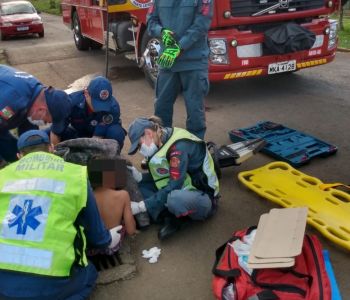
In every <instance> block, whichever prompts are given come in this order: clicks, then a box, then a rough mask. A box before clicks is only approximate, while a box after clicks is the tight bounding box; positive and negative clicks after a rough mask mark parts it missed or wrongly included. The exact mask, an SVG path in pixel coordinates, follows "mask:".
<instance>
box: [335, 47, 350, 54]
mask: <svg viewBox="0 0 350 300" xmlns="http://www.w3.org/2000/svg"><path fill="white" fill-rule="evenodd" d="M337 51H338V52H348V53H350V49H348V48H338V49H337Z"/></svg>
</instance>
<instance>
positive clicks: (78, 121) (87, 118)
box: [57, 91, 125, 148]
mask: <svg viewBox="0 0 350 300" xmlns="http://www.w3.org/2000/svg"><path fill="white" fill-rule="evenodd" d="M69 96H70V98H71V102H72V111H71V114H70V117H69V119H67V120H66V128H65V130H64V131H62V132H61V133H57V135H59V136H60V137H61V138H62V140H67V139H72V138H78V137H93V136H96V137H101V138H106V139H114V140H116V141H117V142H118V143H119V145H120V148H122V147H123V145H124V139H125V130H124V129H123V127H122V124H121V120H120V107H119V103H118V102H117V100H116V99H115V98H114V97H113V105H112V106H111V107H110V109H109V111H108V112H105V111H101V112H92V111H91V110H90V109H89V107H88V105H87V103H86V101H85V96H84V92H83V91H78V92H75V93H72V94H70V95H69ZM69 124H70V126H69V127H68V125H69Z"/></svg>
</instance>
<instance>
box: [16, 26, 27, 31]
mask: <svg viewBox="0 0 350 300" xmlns="http://www.w3.org/2000/svg"><path fill="white" fill-rule="evenodd" d="M28 29H29V26H19V27H17V31H26V30H28Z"/></svg>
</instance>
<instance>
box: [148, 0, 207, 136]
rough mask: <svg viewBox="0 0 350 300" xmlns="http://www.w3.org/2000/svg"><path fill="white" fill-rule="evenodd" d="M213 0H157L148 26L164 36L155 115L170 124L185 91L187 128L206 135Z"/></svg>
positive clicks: (160, 36)
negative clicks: (206, 99) (205, 102)
mask: <svg viewBox="0 0 350 300" xmlns="http://www.w3.org/2000/svg"><path fill="white" fill-rule="evenodd" d="M212 2H213V1H212V0H190V1H189V0H166V1H165V0H155V1H154V2H153V6H152V7H151V8H150V10H149V13H148V15H147V29H148V33H149V34H150V35H151V36H152V37H157V38H160V39H161V40H162V42H163V43H162V50H161V53H160V57H159V59H158V64H159V66H160V70H159V73H158V78H157V84H156V99H155V115H157V116H158V117H160V118H161V119H162V121H163V124H164V126H166V127H171V126H172V119H173V106H174V102H175V100H176V97H177V96H178V94H179V93H180V92H182V94H183V97H184V100H185V105H186V110H187V121H186V128H187V130H188V131H190V132H191V133H193V134H195V135H196V136H198V137H199V138H201V139H203V138H204V135H205V131H206V125H205V110H204V102H203V101H204V97H205V96H206V95H207V93H208V91H209V81H208V55H209V47H208V41H207V34H208V30H209V28H210V23H211V19H212V15H213V3H212Z"/></svg>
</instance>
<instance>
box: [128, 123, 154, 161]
mask: <svg viewBox="0 0 350 300" xmlns="http://www.w3.org/2000/svg"><path fill="white" fill-rule="evenodd" d="M153 125H154V123H153V122H152V121H150V120H148V119H147V118H137V119H135V120H134V121H133V122H132V123H131V124H130V126H129V130H128V136H129V139H130V142H131V147H130V149H129V152H128V154H129V155H133V154H135V153H136V151H137V148H138V147H139V141H140V138H141V137H142V136H143V134H144V133H145V129H146V128H152V127H153Z"/></svg>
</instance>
